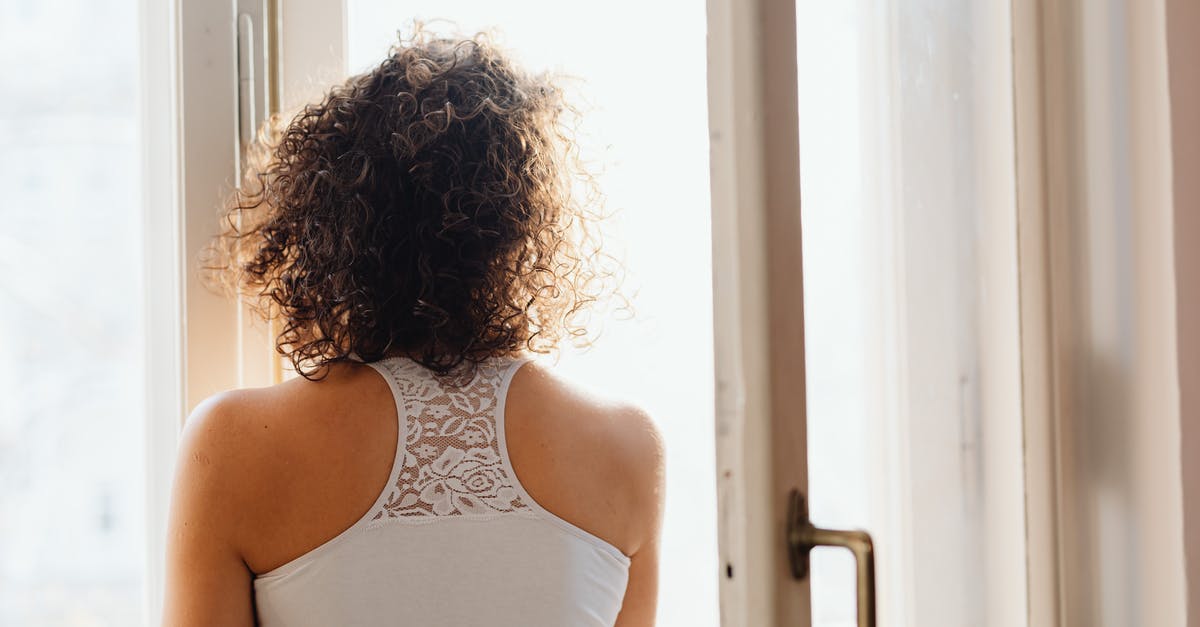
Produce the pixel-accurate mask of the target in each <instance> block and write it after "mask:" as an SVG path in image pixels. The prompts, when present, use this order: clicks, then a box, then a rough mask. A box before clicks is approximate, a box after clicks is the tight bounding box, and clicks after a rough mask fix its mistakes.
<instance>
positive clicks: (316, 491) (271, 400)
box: [176, 365, 395, 570]
mask: <svg viewBox="0 0 1200 627" xmlns="http://www.w3.org/2000/svg"><path fill="white" fill-rule="evenodd" d="M379 407H388V408H390V407H394V403H393V402H392V398H391V392H390V390H389V389H388V387H387V384H386V383H385V382H384V380H383V379H382V378H380V377H379V376H378V375H377V374H373V373H368V372H367V367H366V366H349V365H347V366H339V367H338V368H336V369H332V370H331V372H330V375H329V376H328V377H327V378H326V379H324V380H321V381H308V380H306V379H292V380H289V381H286V382H284V383H280V384H277V385H273V386H269V387H262V388H248V389H239V390H230V391H225V392H220V393H218V394H214V395H212V396H210V397H208V398H206V399H205V400H204V401H202V402H201V403H200V404H198V405H197V406H196V408H195V409H194V410H193V411H192V412H191V414H190V415H189V416H188V419H187V422H186V423H185V424H184V429H183V432H182V434H181V439H180V445H179V451H178V455H177V458H176V459H177V462H176V463H177V466H178V469H177V472H176V476H177V480H176V482H177V484H180V485H181V487H183V488H189V487H190V489H191V491H192V492H195V491H196V490H200V491H201V492H200V494H202V495H203V501H204V505H203V507H204V508H205V509H207V510H209V514H210V515H211V516H212V517H213V520H212V523H213V525H214V526H220V527H222V528H223V530H224V533H225V536H226V538H227V539H228V540H229V542H230V543H231V545H232V546H234V547H236V548H237V550H238V551H239V553H240V554H241V555H242V556H243V558H245V559H246V561H247V563H248V564H249V565H250V566H252V567H254V568H255V570H267V569H269V567H270V566H271V565H272V564H273V563H274V562H277V561H278V559H276V558H277V555H276V554H278V553H286V552H287V551H286V550H283V549H281V550H275V547H273V546H272V542H273V541H274V538H270V537H269V538H264V537H263V533H264V530H270V529H277V528H278V527H279V523H280V521H281V520H287V519H288V518H289V517H290V518H293V519H295V518H296V517H301V519H305V520H307V519H311V518H313V516H312V515H311V511H310V510H312V509H313V507H312V503H310V501H313V500H315V499H321V498H324V499H329V498H332V496H331V495H347V497H348V498H368V499H369V498H370V495H367V496H366V497H363V495H361V494H357V493H356V490H358V491H367V492H369V491H370V490H372V489H375V488H376V487H377V486H376V484H377V483H378V481H377V478H376V477H375V476H374V474H372V473H373V472H374V471H376V470H377V468H376V467H377V466H379V465H381V464H382V465H384V466H387V465H390V459H391V457H392V455H393V449H394V446H395V436H394V433H395V417H394V412H392V413H388V412H383V413H380V412H379V411H378V410H377V409H378V408H379ZM348 450H349V451H355V452H356V453H358V455H355V456H349V455H341V454H333V453H331V451H332V452H336V451H348ZM362 462H370V463H362ZM347 486H350V487H347ZM341 522H342V521H335V522H334V523H333V524H340V523H341Z"/></svg>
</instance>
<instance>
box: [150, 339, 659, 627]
mask: <svg viewBox="0 0 1200 627" xmlns="http://www.w3.org/2000/svg"><path fill="white" fill-rule="evenodd" d="M505 421H506V423H507V427H506V437H507V440H508V445H509V453H510V455H511V457H512V463H513V467H514V469H515V470H516V472H517V475H518V476H519V477H520V480H521V482H522V483H523V484H524V485H525V488H526V489H527V490H528V491H529V493H530V495H531V496H533V498H534V499H535V500H537V501H538V502H539V503H541V504H542V506H543V507H545V508H546V509H548V510H550V511H551V512H553V513H555V514H556V515H558V516H560V517H562V518H564V519H566V520H568V521H570V522H571V523H573V524H575V525H577V526H579V527H581V528H583V529H585V530H587V531H589V532H591V533H592V534H594V535H596V536H598V537H600V538H602V539H604V540H606V541H608V542H609V543H611V544H612V545H614V546H615V547H617V548H618V549H620V550H621V552H622V553H624V554H625V555H628V556H630V558H631V565H630V572H629V584H628V587H627V588H626V592H625V598H624V602H623V605H622V609H621V613H620V616H619V618H618V619H617V623H616V624H617V625H618V626H619V627H649V626H652V625H653V624H654V614H655V609H656V597H657V590H658V552H659V551H658V548H659V540H660V536H661V528H662V510H663V489H664V488H663V486H664V470H663V463H664V460H663V445H662V440H661V437H660V435H659V433H658V431H657V430H656V428H655V427H654V425H653V422H652V421H651V420H650V418H649V417H648V416H647V415H646V414H645V413H644V412H643V411H641V410H640V409H638V408H637V407H634V406H631V405H628V404H622V403H615V402H611V401H607V400H604V399H600V398H597V397H595V396H591V395H588V394H586V393H584V392H582V391H581V390H580V389H578V388H577V387H575V386H572V385H571V384H569V383H567V382H566V381H564V380H562V379H560V378H558V377H556V376H555V375H554V374H552V373H551V371H550V370H549V369H548V368H546V367H545V366H543V365H541V364H539V363H537V362H532V363H529V364H527V365H525V366H523V367H522V368H521V369H520V370H518V371H517V373H516V375H515V376H514V377H513V380H512V384H511V386H510V388H509V393H508V400H507V403H506V407H505ZM395 442H396V410H395V405H394V403H393V401H392V396H391V393H390V391H389V388H388V386H387V383H386V382H385V381H384V380H383V378H382V377H380V376H379V374H378V373H377V372H375V371H374V370H372V369H371V368H369V367H367V366H363V365H359V364H352V363H344V364H337V365H335V366H333V367H331V370H330V373H329V376H328V377H327V378H326V379H325V380H323V381H320V382H312V381H308V380H306V379H303V378H298V379H293V380H290V381H287V382H285V383H281V384H279V385H275V386H271V387H267V388H256V389H248V390H235V391H230V392H223V393H221V394H217V395H214V396H212V397H210V398H208V399H206V400H205V401H204V402H202V403H201V404H200V405H198V406H197V407H196V409H195V410H194V411H193V412H192V415H191V416H190V417H189V418H188V421H187V424H186V425H185V427H184V431H183V435H182V439H181V441H180V447H179V454H178V461H177V464H176V471H175V479H174V487H173V489H172V497H171V510H170V515H169V521H168V531H167V535H168V537H167V572H166V575H167V585H166V600H165V607H164V613H163V625H164V626H168V627H192V626H201V625H203V626H205V627H208V626H211V625H227V626H229V627H244V626H251V625H254V624H255V621H254V606H253V587H252V581H253V577H254V574H255V573H262V572H267V571H269V570H272V569H274V568H276V567H278V566H280V565H283V564H285V563H287V562H289V561H291V560H292V559H294V558H296V557H298V556H300V555H303V554H304V553H306V552H308V551H309V550H311V549H313V548H314V547H316V546H319V545H320V544H322V543H324V542H325V541H327V540H329V539H330V538H333V537H334V536H336V535H337V534H338V533H340V532H341V531H342V530H344V529H346V528H347V527H349V526H350V525H352V524H354V522H355V521H356V520H358V518H359V517H361V516H362V515H363V513H364V512H365V511H366V510H367V509H368V508H369V507H370V506H371V504H372V503H373V502H374V501H375V498H376V497H377V496H378V495H379V493H380V492H381V491H382V490H383V487H384V483H386V481H387V476H388V472H389V470H390V469H391V464H392V459H393V454H394V452H395Z"/></svg>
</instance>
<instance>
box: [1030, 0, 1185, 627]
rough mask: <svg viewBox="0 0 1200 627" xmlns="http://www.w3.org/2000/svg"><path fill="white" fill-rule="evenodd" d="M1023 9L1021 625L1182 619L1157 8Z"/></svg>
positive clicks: (1070, 1)
mask: <svg viewBox="0 0 1200 627" xmlns="http://www.w3.org/2000/svg"><path fill="white" fill-rule="evenodd" d="M1036 6H1037V9H1038V10H1040V14H1037V15H1035V14H1034V13H1033V12H1034V9H1033V8H1032V7H1029V6H1025V8H1024V9H1023V14H1024V17H1023V19H1025V20H1027V21H1036V20H1040V22H1041V34H1040V37H1039V38H1038V40H1036V41H1034V42H1029V41H1028V40H1026V42H1025V43H1022V42H1021V40H1018V48H1017V50H1018V56H1019V57H1020V55H1021V54H1022V52H1021V51H1022V50H1023V49H1025V48H1026V47H1028V49H1029V50H1038V48H1039V47H1040V51H1039V52H1037V53H1032V54H1035V55H1038V54H1040V57H1041V59H1040V63H1039V62H1037V61H1031V60H1029V59H1028V54H1031V53H1029V52H1026V53H1024V54H1026V57H1025V61H1024V62H1023V63H1022V64H1020V65H1019V66H1018V67H1019V68H1024V77H1025V78H1024V79H1019V80H1018V103H1019V105H1018V107H1019V108H1018V116H1019V120H1023V122H1021V123H1020V124H1019V128H1024V131H1023V132H1019V133H1018V137H1019V140H1020V141H1022V144H1023V146H1022V148H1021V150H1020V154H1019V156H1018V162H1019V163H1021V165H1020V166H1019V168H1020V170H1021V172H1022V186H1023V191H1022V194H1021V198H1022V205H1023V206H1022V211H1021V217H1022V223H1021V237H1022V240H1023V243H1022V258H1021V264H1022V281H1023V286H1022V294H1023V296H1028V299H1027V301H1026V302H1025V303H1023V305H1024V307H1023V314H1022V315H1023V320H1022V322H1023V325H1022V326H1023V331H1026V332H1027V333H1026V334H1025V335H1024V336H1023V337H1024V340H1025V341H1024V346H1023V348H1024V350H1025V351H1026V354H1025V359H1024V364H1025V366H1026V370H1025V376H1024V382H1025V384H1026V385H1025V392H1026V396H1025V399H1024V401H1025V407H1026V408H1027V409H1029V410H1030V412H1029V414H1028V415H1027V423H1026V427H1027V429H1026V442H1027V448H1028V450H1030V451H1031V452H1032V453H1033V455H1032V456H1031V457H1030V458H1029V464H1028V465H1027V472H1028V473H1029V477H1028V479H1027V480H1028V482H1029V485H1030V486H1031V488H1032V490H1031V491H1030V493H1029V498H1030V500H1029V508H1030V512H1031V515H1030V517H1028V518H1027V524H1028V525H1029V537H1030V541H1031V549H1032V551H1036V552H1032V551H1031V569H1030V572H1031V586H1032V585H1035V583H1036V584H1037V585H1053V586H1054V587H1055V588H1056V589H1057V594H1056V597H1057V598H1054V597H1048V596H1047V595H1046V594H1045V593H1044V592H1041V591H1039V592H1038V593H1037V594H1035V595H1031V620H1036V621H1037V622H1035V623H1032V624H1036V625H1050V624H1058V625H1064V626H1068V625H1096V626H1100V627H1104V626H1118V625H1167V626H1169V625H1182V624H1184V620H1185V617H1186V595H1185V591H1184V567H1183V557H1182V556H1183V554H1184V550H1183V549H1184V546H1183V537H1182V533H1181V530H1182V524H1181V520H1182V504H1181V481H1180V473H1181V461H1180V450H1179V444H1178V443H1179V437H1180V431H1179V426H1180V422H1179V416H1180V414H1179V411H1180V410H1179V379H1178V371H1177V363H1178V360H1177V354H1176V353H1177V351H1178V350H1182V347H1180V346H1179V344H1178V337H1177V335H1176V328H1177V324H1176V319H1175V285H1174V273H1173V270H1174V263H1175V258H1174V251H1173V238H1172V229H1173V226H1172V212H1173V205H1172V199H1171V176H1172V174H1171V172H1172V168H1171V162H1170V158H1171V153H1170V146H1171V143H1170V137H1171V129H1170V122H1169V120H1170V107H1169V104H1168V87H1167V82H1168V81H1167V57H1166V45H1165V32H1166V23H1165V17H1164V6H1163V2H1162V1H1161V0H1150V1H1146V2H1142V1H1140V0H1137V1H1135V0H1123V1H1118V2H1111V3H1092V2H1086V1H1083V0H1062V1H1060V2H1045V3H1037V5H1036ZM1037 72H1040V73H1041V76H1040V77H1038V76H1036V74H1037ZM1022 90H1025V91H1026V93H1029V92H1030V90H1033V91H1036V92H1037V95H1036V96H1031V97H1028V98H1026V97H1022V96H1021V95H1020V93H1021V91H1022ZM1039 118H1040V119H1039ZM1039 134H1040V135H1041V140H1040V145H1039V143H1038V142H1037V141H1036V139H1037V137H1038V135H1039ZM1038 159H1040V160H1041V164H1042V167H1041V176H1040V178H1039V177H1038V175H1037V169H1036V168H1031V167H1029V164H1030V163H1035V162H1036V161H1037V160H1038ZM1039 188H1040V189H1039ZM1039 204H1040V205H1041V207H1042V210H1041V211H1040V212H1039V211H1037V210H1036V207H1037V206H1038V205H1039ZM1027 236H1028V240H1029V242H1028V243H1029V245H1028V246H1026V245H1025V241H1024V240H1025V239H1026V237H1027ZM1041 241H1044V242H1045V245H1044V247H1042V246H1041V244H1040V242H1041ZM1043 340H1044V341H1045V342H1046V346H1045V347H1044V349H1043V350H1041V351H1038V350H1036V343H1037V342H1039V341H1043ZM1047 362H1048V364H1047ZM1047 406H1048V408H1047ZM1047 409H1048V410H1049V411H1047ZM1047 472H1049V473H1052V474H1053V476H1051V477H1045V476H1044V474H1045V473H1047ZM1047 506H1051V507H1052V508H1053V512H1052V513H1051V512H1047V511H1045V508H1046V507H1047ZM1050 552H1053V553H1055V554H1056V556H1055V557H1051V556H1050V555H1049V554H1048V553H1050ZM1055 560H1057V561H1055ZM1050 580H1054V581H1055V582H1056V584H1051V582H1050ZM1056 604H1057V607H1056ZM1033 612H1036V614H1034V613H1033ZM1056 614H1057V622H1055V618H1056V616H1055V615H1056Z"/></svg>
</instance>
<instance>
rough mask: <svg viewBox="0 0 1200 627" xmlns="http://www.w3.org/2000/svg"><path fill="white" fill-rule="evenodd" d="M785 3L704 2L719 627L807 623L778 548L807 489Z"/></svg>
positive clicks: (789, 29) (792, 75) (801, 585)
mask: <svg viewBox="0 0 1200 627" xmlns="http://www.w3.org/2000/svg"><path fill="white" fill-rule="evenodd" d="M794 11H795V7H794V5H793V4H791V3H790V2H787V1H785V0H756V1H753V2H739V1H737V0H709V2H708V24H709V41H708V46H709V74H708V77H709V125H710V141H711V160H712V164H711V167H712V170H711V179H710V180H711V187H712V211H713V234H714V241H713V265H714V277H713V288H714V325H715V350H716V374H715V376H716V396H717V400H716V413H717V418H716V420H717V425H716V429H717V431H716V441H717V468H718V496H717V499H718V508H719V511H718V525H719V550H720V556H721V564H722V568H723V569H724V573H723V575H724V576H723V577H722V579H721V586H720V594H721V613H722V617H721V619H722V625H724V626H725V627H731V626H735V627H757V626H759V625H789V626H795V625H808V624H809V622H810V610H809V600H808V594H809V592H808V585H807V582H797V581H794V580H792V578H791V576H790V574H789V573H788V571H787V564H786V559H785V555H784V551H783V548H784V544H783V538H784V535H783V533H784V524H783V518H784V514H785V511H786V510H785V508H786V501H785V498H786V494H787V490H788V488H790V487H797V488H800V489H805V488H806V487H807V483H806V476H805V469H806V462H807V459H806V455H807V451H806V448H805V438H804V428H805V427H804V410H805V408H804V398H805V397H804V384H805V380H804V343H803V288H802V285H801V283H802V272H801V267H800V229H799V225H800V204H799V179H798V177H799V159H798V152H797V138H796V134H797V117H796V116H797V113H796V97H797V94H796V82H795V81H796V67H795V58H796V49H795V13H794Z"/></svg>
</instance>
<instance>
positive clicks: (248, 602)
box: [162, 393, 255, 627]
mask: <svg viewBox="0 0 1200 627" xmlns="http://www.w3.org/2000/svg"><path fill="white" fill-rule="evenodd" d="M237 410H238V408H237V402H236V400H235V397H234V396H232V395H230V394H228V393H227V394H221V395H217V396H214V397H211V398H209V399H206V400H205V401H204V402H202V403H201V404H200V405H199V406H197V407H196V409H195V411H193V412H192V415H191V416H190V417H189V418H188V421H187V423H186V424H185V426H184V430H183V434H182V436H181V440H180V445H179V451H178V454H177V458H176V462H175V477H174V482H173V486H172V489H171V504H170V512H169V515H168V521H167V539H166V540H167V541H166V589H165V599H164V604H163V620H162V624H163V626H164V627H191V626H193V625H194V626H200V625H205V626H208V625H225V626H230V627H241V626H251V625H254V623H255V619H254V603H253V594H252V585H253V584H252V581H253V574H252V573H251V572H250V570H249V569H248V568H247V567H246V564H245V562H243V560H242V556H241V554H240V552H239V551H238V550H237V548H236V543H235V542H234V531H235V529H236V528H237V524H238V514H239V509H240V505H239V497H238V494H237V490H236V488H237V485H238V481H237V479H238V478H239V476H240V477H243V478H244V474H243V471H244V470H245V469H244V468H240V465H241V464H240V463H239V462H240V460H241V459H244V457H243V456H242V455H239V452H238V450H237V449H238V446H239V441H244V438H242V437H241V435H242V434H240V433H239V432H240V431H241V428H240V426H239V425H241V424H244V423H245V421H244V417H240V416H238V415H236V414H237ZM241 446H244V443H242V444H241Z"/></svg>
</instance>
